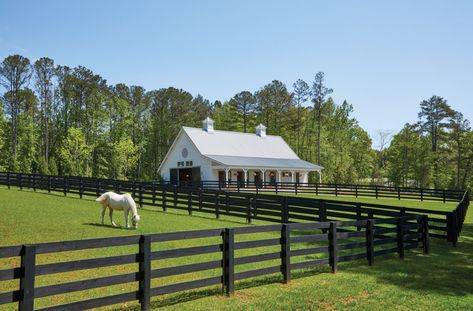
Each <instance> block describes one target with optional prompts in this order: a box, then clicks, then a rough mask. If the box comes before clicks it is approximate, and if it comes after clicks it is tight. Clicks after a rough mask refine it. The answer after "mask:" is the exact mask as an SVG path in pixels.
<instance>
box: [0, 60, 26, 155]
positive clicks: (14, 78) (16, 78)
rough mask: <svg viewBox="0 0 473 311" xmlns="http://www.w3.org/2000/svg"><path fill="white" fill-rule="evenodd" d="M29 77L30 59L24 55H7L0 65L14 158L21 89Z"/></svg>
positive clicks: (0, 77)
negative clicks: (10, 125)
mask: <svg viewBox="0 0 473 311" xmlns="http://www.w3.org/2000/svg"><path fill="white" fill-rule="evenodd" d="M30 77H31V65H30V60H29V59H28V58H26V57H24V56H21V55H11V56H8V57H7V58H5V59H4V60H3V62H2V63H1V65H0V84H1V85H2V86H3V87H5V88H6V89H7V92H6V94H5V95H4V101H5V103H6V106H7V114H9V115H10V119H11V124H12V157H13V159H16V154H17V139H18V116H19V114H20V111H21V108H22V107H21V106H22V102H23V98H22V95H21V90H22V89H23V88H25V87H26V86H27V85H28V83H29V80H30Z"/></svg>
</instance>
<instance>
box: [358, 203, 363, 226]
mask: <svg viewBox="0 0 473 311" xmlns="http://www.w3.org/2000/svg"><path fill="white" fill-rule="evenodd" d="M362 219H363V218H362V217H361V203H360V202H357V203H356V220H362ZM361 227H362V226H360V225H358V226H356V231H361Z"/></svg>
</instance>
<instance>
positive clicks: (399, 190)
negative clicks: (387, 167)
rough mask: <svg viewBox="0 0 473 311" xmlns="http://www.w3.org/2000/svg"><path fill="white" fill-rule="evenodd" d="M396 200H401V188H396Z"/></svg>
mask: <svg viewBox="0 0 473 311" xmlns="http://www.w3.org/2000/svg"><path fill="white" fill-rule="evenodd" d="M397 199H398V200H400V199H401V188H399V187H397Z"/></svg>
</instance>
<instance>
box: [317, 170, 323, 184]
mask: <svg viewBox="0 0 473 311" xmlns="http://www.w3.org/2000/svg"><path fill="white" fill-rule="evenodd" d="M317 173H319V184H321V183H322V171H317Z"/></svg>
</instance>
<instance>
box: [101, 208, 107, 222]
mask: <svg viewBox="0 0 473 311" xmlns="http://www.w3.org/2000/svg"><path fill="white" fill-rule="evenodd" d="M106 209H107V207H106V206H103V205H102V225H103V224H104V221H103V218H104V217H105V210H106Z"/></svg>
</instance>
